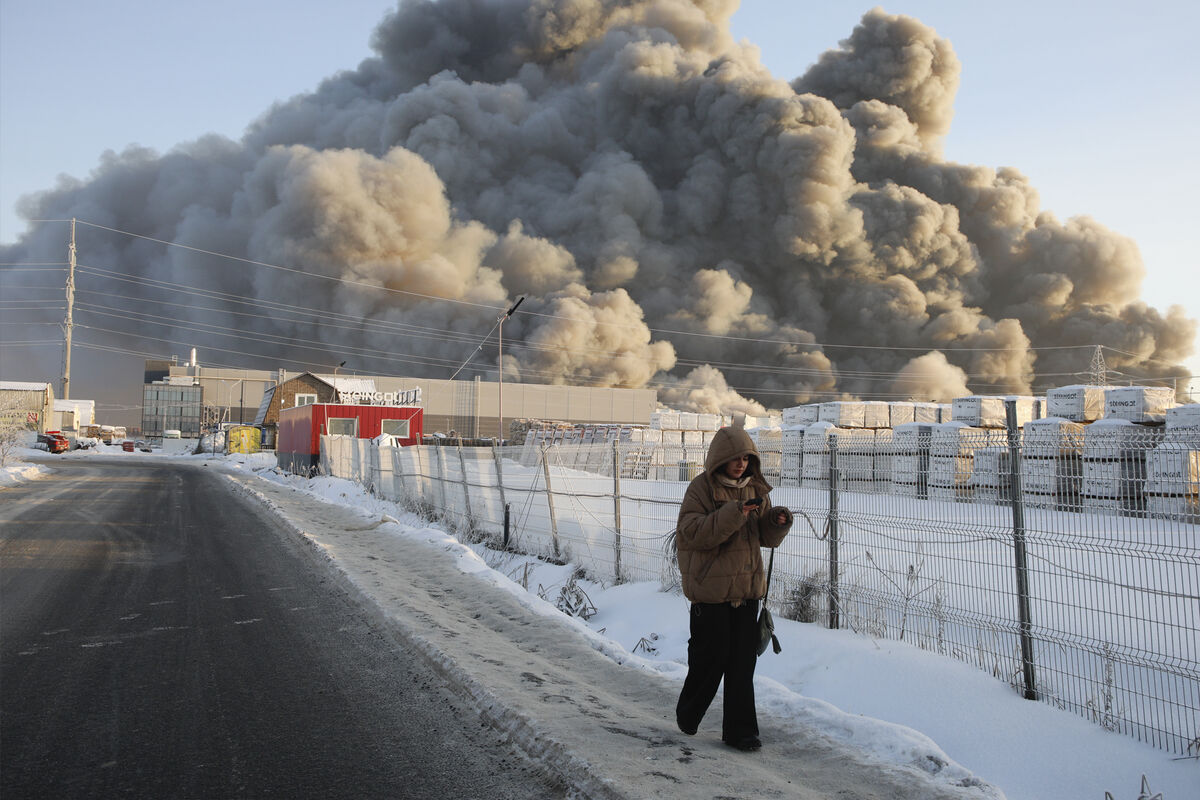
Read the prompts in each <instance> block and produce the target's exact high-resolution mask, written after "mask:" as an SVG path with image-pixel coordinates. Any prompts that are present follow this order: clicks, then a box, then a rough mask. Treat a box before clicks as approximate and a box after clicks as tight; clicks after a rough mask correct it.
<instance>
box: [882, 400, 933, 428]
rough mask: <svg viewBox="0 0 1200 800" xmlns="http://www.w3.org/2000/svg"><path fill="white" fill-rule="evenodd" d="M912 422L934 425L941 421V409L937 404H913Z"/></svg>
mask: <svg viewBox="0 0 1200 800" xmlns="http://www.w3.org/2000/svg"><path fill="white" fill-rule="evenodd" d="M912 421H913V422H923V423H926V424H929V425H936V424H938V423H939V422H941V421H942V408H941V406H939V405H938V404H937V403H913V418H912ZM893 427H894V426H893Z"/></svg>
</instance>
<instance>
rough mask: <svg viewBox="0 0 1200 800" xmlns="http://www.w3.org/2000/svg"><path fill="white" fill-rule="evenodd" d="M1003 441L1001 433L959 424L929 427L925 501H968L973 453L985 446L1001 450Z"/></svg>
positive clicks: (996, 430)
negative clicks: (927, 474)
mask: <svg viewBox="0 0 1200 800" xmlns="http://www.w3.org/2000/svg"><path fill="white" fill-rule="evenodd" d="M1006 438H1007V435H1006V433H1005V432H1004V431H1003V430H1000V429H997V428H983V427H977V426H972V425H967V424H965V423H963V422H943V423H941V424H938V425H935V426H933V431H932V434H931V435H930V440H929V482H928V483H929V498H930V499H931V500H960V501H966V500H970V499H971V497H972V494H973V492H972V489H973V488H974V483H973V478H972V473H973V471H974V467H975V452H976V451H977V450H981V449H983V448H987V447H1002V446H1004V444H1005V442H1006Z"/></svg>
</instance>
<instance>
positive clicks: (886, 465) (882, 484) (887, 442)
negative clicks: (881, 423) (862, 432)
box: [874, 428, 896, 492]
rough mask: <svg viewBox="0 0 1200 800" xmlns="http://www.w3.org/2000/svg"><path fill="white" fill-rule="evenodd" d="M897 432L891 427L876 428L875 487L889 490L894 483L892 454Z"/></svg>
mask: <svg viewBox="0 0 1200 800" xmlns="http://www.w3.org/2000/svg"><path fill="white" fill-rule="evenodd" d="M895 438H896V432H895V431H894V430H892V429H891V428H877V429H876V430H875V464H874V466H875V488H876V490H878V491H885V492H886V491H887V488H888V487H889V486H890V485H891V483H892V461H893V457H892V454H893V453H894V452H895V443H894V440H895Z"/></svg>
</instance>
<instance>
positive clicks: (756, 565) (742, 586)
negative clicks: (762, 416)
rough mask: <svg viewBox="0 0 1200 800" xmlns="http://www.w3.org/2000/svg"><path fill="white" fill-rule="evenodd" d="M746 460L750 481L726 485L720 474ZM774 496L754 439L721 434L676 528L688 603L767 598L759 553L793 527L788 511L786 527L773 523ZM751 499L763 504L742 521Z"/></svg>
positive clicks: (738, 431)
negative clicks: (743, 508) (728, 465)
mask: <svg viewBox="0 0 1200 800" xmlns="http://www.w3.org/2000/svg"><path fill="white" fill-rule="evenodd" d="M744 454H748V455H749V456H750V464H749V466H748V467H747V468H746V472H745V473H744V475H743V477H745V475H749V476H750V481H749V482H748V483H747V484H746V485H745V486H744V487H741V488H740V489H739V488H734V487H729V486H725V485H723V484H722V483H721V482H720V481H719V480H718V479H717V477H716V474H717V473H718V472H719V471H720V469H721V467H722V466H723V465H724V464H725V463H726V462H727V461H729V460H730V459H733V458H737V457H738V456H741V455H744ZM770 491H771V486H770V484H768V483H767V482H766V480H764V479H763V476H762V468H761V466H760V465H759V459H758V449H757V448H756V447H755V446H754V440H753V439H751V438H750V434H748V433H746V431H745V430H743V429H742V428H741V426H738V427H732V428H722V429H721V430H719V431H717V433H716V435H715V436H714V437H713V441H712V444H711V445H710V446H709V448H708V456H707V457H706V458H705V459H704V472H702V473H700V474H699V475H697V476H696V477H695V478H694V479H693V480H692V482H691V484H689V485H688V488H687V493H686V494H685V495H684V497H683V503H682V505H681V506H680V507H679V521H678V523H677V524H676V527H675V549H676V552H677V554H678V556H679V571H680V574H681V575H682V577H683V594H684V596H686V597H687V599H688V600H690V601H692V602H693V603H725V602H730V601H732V602H740V601H743V600H756V599H760V598H761V597H762V596H763V595H764V594H765V593H766V590H767V579H766V575H764V574H763V558H762V550H761V548H763V547H778V546H779V544H780V543H781V542H782V541H783V538H784V537H785V536H787V534H788V531H789V530H790V529H791V527H792V514H791V512H790V511H788V513H787V521H786V522H785V523H784V524H783V525H778V524H776V523H775V522H774V517H775V512H776V511H778V510H779V509H774V510H772V506H771V499H770V497H769V495H768V493H769V492H770ZM753 497H762V498H764V500H765V502H764V503H763V504H762V505H761V506H759V508H758V509H756V510H753V511H751V512H750V515H749V516H743V514H742V512H741V501H743V500H749V499H751V498H753ZM783 510H784V511H787V509H783Z"/></svg>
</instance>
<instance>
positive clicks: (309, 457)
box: [275, 403, 425, 475]
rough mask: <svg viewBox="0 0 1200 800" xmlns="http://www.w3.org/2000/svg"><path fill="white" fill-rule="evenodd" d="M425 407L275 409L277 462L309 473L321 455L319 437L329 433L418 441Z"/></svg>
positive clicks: (403, 442) (408, 442)
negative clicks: (276, 410) (277, 415)
mask: <svg viewBox="0 0 1200 800" xmlns="http://www.w3.org/2000/svg"><path fill="white" fill-rule="evenodd" d="M424 413H425V410H424V409H422V408H418V407H416V406H376V405H342V404H335V403H312V404H309V405H304V406H296V407H295V408H285V409H283V410H282V411H280V412H279V437H278V439H277V440H276V442H275V457H276V459H278V461H279V466H280V467H281V468H282V469H286V470H288V471H289V472H294V473H296V474H298V475H312V474H313V473H314V472H315V471H316V467H317V465H318V464H319V463H320V459H321V437H322V436H331V435H342V436H354V437H355V438H358V439H374V438H375V437H376V436H379V435H380V434H381V433H386V434H390V435H392V436H395V437H396V441H397V443H399V444H401V445H404V446H408V445H414V444H420V443H421V434H422V433H423V431H422V425H423V422H424Z"/></svg>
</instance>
